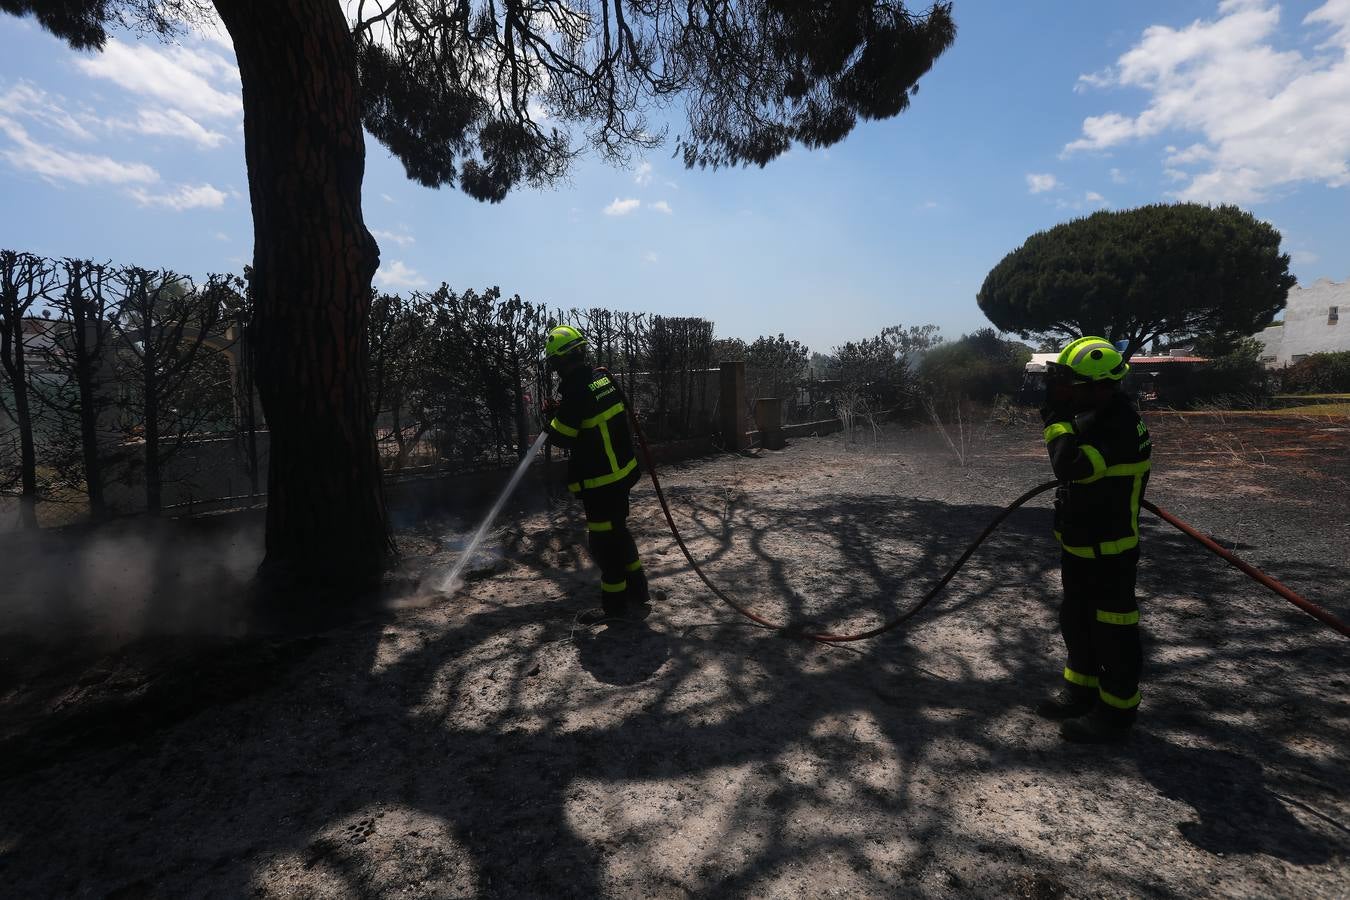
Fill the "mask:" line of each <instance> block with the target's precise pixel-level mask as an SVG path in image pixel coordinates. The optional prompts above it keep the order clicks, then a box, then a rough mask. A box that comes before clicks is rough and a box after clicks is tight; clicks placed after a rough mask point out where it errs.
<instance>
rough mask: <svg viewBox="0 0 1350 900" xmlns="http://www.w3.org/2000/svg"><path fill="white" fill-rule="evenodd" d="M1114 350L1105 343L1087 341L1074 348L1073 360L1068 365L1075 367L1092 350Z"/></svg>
mask: <svg viewBox="0 0 1350 900" xmlns="http://www.w3.org/2000/svg"><path fill="white" fill-rule="evenodd" d="M1114 349H1116V348H1115V347H1113V346H1112V345H1110V344H1108V343H1107V342H1106V341H1087V342H1085V343H1082V344H1079V345H1078V346H1076V347H1074V352H1073V359H1071V360H1069V365H1071V366H1076V365H1078V364H1079V363H1080V362H1082V361H1083V357H1085V356H1087V355H1088V354H1089V353H1091V352H1092V351H1093V350H1114Z"/></svg>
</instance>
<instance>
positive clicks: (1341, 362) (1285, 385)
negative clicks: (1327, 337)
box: [1280, 351, 1350, 394]
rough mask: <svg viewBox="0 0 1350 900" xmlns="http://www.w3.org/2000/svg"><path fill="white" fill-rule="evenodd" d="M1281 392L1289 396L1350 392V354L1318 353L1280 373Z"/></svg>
mask: <svg viewBox="0 0 1350 900" xmlns="http://www.w3.org/2000/svg"><path fill="white" fill-rule="evenodd" d="M1280 390H1282V391H1284V392H1285V393H1289V394H1332V393H1338V392H1340V391H1350V351H1345V352H1342V353H1314V354H1312V355H1311V356H1308V357H1306V358H1304V359H1301V360H1299V361H1298V362H1296V363H1294V364H1293V365H1292V366H1289V367H1288V368H1286V369H1284V371H1282V372H1281V373H1280Z"/></svg>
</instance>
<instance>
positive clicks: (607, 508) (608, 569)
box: [581, 484, 647, 609]
mask: <svg viewBox="0 0 1350 900" xmlns="http://www.w3.org/2000/svg"><path fill="white" fill-rule="evenodd" d="M629 490H630V488H629V487H628V485H624V484H618V485H611V486H608V487H603V488H597V489H595V490H589V491H583V492H582V494H581V505H582V508H583V509H585V511H586V533H587V537H588V538H589V544H590V549H591V558H592V559H594V560H595V564H596V565H597V566H599V567H600V599H601V602H602V604H603V605H604V606H605V607H606V609H617V608H620V607H622V606H623V605H624V603H625V602H626V601H627V600H632V601H634V602H637V603H643V602H646V600H647V575H646V573H645V572H644V571H643V569H642V558H641V557H640V556H639V555H638V548H637V541H635V540H634V539H633V533H632V532H631V531H629V530H628V492H629Z"/></svg>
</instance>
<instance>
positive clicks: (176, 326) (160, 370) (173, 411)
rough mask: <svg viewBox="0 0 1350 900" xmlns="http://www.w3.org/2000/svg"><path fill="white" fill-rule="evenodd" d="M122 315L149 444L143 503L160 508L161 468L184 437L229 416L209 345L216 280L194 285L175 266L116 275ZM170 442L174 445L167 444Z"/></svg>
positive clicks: (216, 331) (137, 406) (126, 356)
mask: <svg viewBox="0 0 1350 900" xmlns="http://www.w3.org/2000/svg"><path fill="white" fill-rule="evenodd" d="M118 281H119V282H120V284H121V293H122V297H121V303H120V312H121V315H120V316H118V318H117V319H116V320H115V321H114V328H115V329H116V331H117V335H118V337H119V338H120V340H119V341H118V351H119V354H118V355H119V357H120V361H121V364H122V366H123V367H124V368H125V369H127V370H128V371H126V375H127V376H129V377H128V378H127V381H128V383H129V384H132V385H134V386H135V388H136V390H135V392H134V393H133V395H132V403H131V407H132V408H131V409H130V410H129V411H130V412H131V413H132V414H133V421H134V422H135V424H136V426H137V427H138V430H139V431H140V436H141V438H142V439H143V440H144V442H145V453H144V466H145V508H146V510H147V511H148V512H150V513H151V514H152V515H155V514H158V513H159V512H160V510H161V509H162V508H163V499H162V497H163V487H164V478H163V469H164V463H165V461H166V460H167V458H168V457H169V456H170V455H171V454H172V453H173V452H174V451H176V450H178V449H179V448H181V447H182V445H183V442H184V440H185V439H186V438H187V437H188V436H189V435H191V434H194V433H196V432H197V431H199V430H200V429H201V428H203V427H204V426H207V425H209V424H214V425H216V426H218V425H219V424H220V423H219V421H216V422H214V423H212V422H211V420H212V419H216V420H219V419H222V418H224V417H225V416H226V415H228V406H229V396H230V392H229V386H228V374H223V373H222V372H221V371H220V369H221V365H212V363H223V359H222V358H219V357H217V356H215V355H213V354H212V353H211V350H210V345H211V343H212V342H213V341H215V342H218V341H220V339H221V334H220V325H221V316H222V313H223V307H222V303H221V300H222V290H221V288H220V284H219V282H218V280H213V281H211V282H209V283H208V285H207V287H205V288H203V289H200V290H199V289H197V288H196V287H195V286H193V285H192V284H191V283H190V282H188V281H187V280H186V279H184V278H182V277H181V276H178V275H175V274H173V273H172V272H151V271H149V270H146V269H141V268H135V267H132V268H128V269H124V270H122V271H121V272H120V273H119V275H118ZM167 440H172V441H173V443H172V444H168V443H166V441H167Z"/></svg>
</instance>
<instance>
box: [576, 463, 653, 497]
mask: <svg viewBox="0 0 1350 900" xmlns="http://www.w3.org/2000/svg"><path fill="white" fill-rule="evenodd" d="M636 468H637V460H636V459H633V460H629V461H628V465H626V466H624V467H623V468H622V469H620V470H619V471H617V472H610V473H609V474H608V475H601V476H600V477H598V478H587V479H586V480H585V481H583V482H581V485H580V487H578V486H576V485H574V484H569V485H568V486H567V487H568V489H569V490H572V493H576V492H577V491H579V490H581V488H583V487H584V488H586V489H587V490H589V489H591V488H598V487H604V486H605V485H607V484H613V483H614V482H616V481H619V480H621V479H622V478H623V477H624V476H625V475H627V474H628V473H629V472H632V471H633V470H634V469H636Z"/></svg>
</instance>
